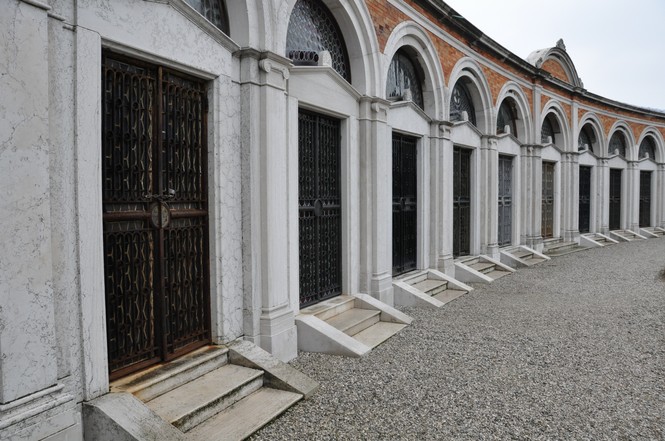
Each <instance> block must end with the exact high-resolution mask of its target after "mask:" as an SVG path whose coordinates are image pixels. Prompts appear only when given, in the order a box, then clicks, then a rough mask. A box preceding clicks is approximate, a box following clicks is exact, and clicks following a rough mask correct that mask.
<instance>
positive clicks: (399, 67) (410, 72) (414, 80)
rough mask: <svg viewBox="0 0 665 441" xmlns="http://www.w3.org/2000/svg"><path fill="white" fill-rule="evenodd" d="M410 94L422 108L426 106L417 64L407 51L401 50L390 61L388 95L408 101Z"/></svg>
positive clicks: (389, 97) (387, 84)
mask: <svg viewBox="0 0 665 441" xmlns="http://www.w3.org/2000/svg"><path fill="white" fill-rule="evenodd" d="M407 91H408V92H407ZM409 95H410V99H411V101H413V102H414V103H415V104H416V105H417V106H418V107H420V108H421V109H423V108H424V103H423V91H422V86H421V80H420V77H419V75H418V72H417V70H416V66H415V64H414V63H413V62H412V61H411V59H410V58H409V56H408V55H407V54H406V53H404V52H403V51H399V52H397V53H396V54H395V56H394V57H393V59H392V61H391V62H390V68H389V69H388V81H387V82H386V96H387V97H388V99H393V100H397V101H399V100H403V101H406V100H407V98H409Z"/></svg>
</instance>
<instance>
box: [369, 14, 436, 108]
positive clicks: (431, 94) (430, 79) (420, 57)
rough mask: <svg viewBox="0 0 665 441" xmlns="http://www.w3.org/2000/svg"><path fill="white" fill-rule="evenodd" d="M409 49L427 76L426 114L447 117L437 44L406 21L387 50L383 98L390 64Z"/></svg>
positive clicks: (395, 33)
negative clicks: (400, 51) (435, 45)
mask: <svg viewBox="0 0 665 441" xmlns="http://www.w3.org/2000/svg"><path fill="white" fill-rule="evenodd" d="M404 49H407V50H408V52H409V53H410V55H411V57H412V61H413V62H414V63H417V64H418V65H419V67H420V69H421V70H422V73H423V76H424V78H423V82H422V86H423V98H424V101H425V108H424V109H423V110H425V113H427V114H428V115H429V116H430V117H432V118H433V119H443V115H444V114H445V110H444V104H445V103H444V101H443V91H444V88H445V82H444V76H443V70H442V69H441V62H440V61H439V56H438V54H437V53H436V51H435V50H434V43H433V42H432V40H431V39H430V38H429V36H428V35H427V33H426V32H425V31H424V30H423V29H422V28H421V27H420V26H418V25H417V24H416V23H414V22H412V21H405V22H402V23H400V24H399V25H397V26H396V27H395V29H393V32H392V33H391V34H390V36H389V37H388V41H387V42H386V46H385V48H384V58H383V68H382V71H381V72H382V74H381V83H380V90H381V91H382V93H381V94H380V95H379V96H382V97H384V98H385V90H386V81H387V77H388V69H389V67H390V63H391V61H392V59H393V57H394V56H395V54H397V52H398V51H399V50H404Z"/></svg>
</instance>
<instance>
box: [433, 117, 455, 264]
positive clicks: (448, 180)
mask: <svg viewBox="0 0 665 441" xmlns="http://www.w3.org/2000/svg"><path fill="white" fill-rule="evenodd" d="M431 127H432V130H431V132H430V140H431V141H430V143H431V146H432V147H431V149H432V150H431V155H430V164H431V171H430V173H431V174H430V179H431V181H432V185H431V190H430V191H431V192H432V193H431V195H430V200H431V207H432V211H431V212H432V217H431V224H432V230H431V231H432V262H433V263H434V268H435V269H438V270H439V271H441V272H443V273H445V274H448V275H450V276H453V277H454V275H455V264H454V261H453V245H452V244H453V243H452V234H453V170H454V168H453V143H452V140H451V138H450V123H448V122H444V121H439V122H433V123H432V126H431Z"/></svg>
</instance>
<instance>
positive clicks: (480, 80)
mask: <svg viewBox="0 0 665 441" xmlns="http://www.w3.org/2000/svg"><path fill="white" fill-rule="evenodd" d="M458 81H463V82H464V83H465V85H466V86H467V88H468V90H469V93H470V95H471V99H472V101H473V106H474V108H475V114H476V123H477V128H478V130H480V131H481V132H482V133H494V129H493V128H492V125H491V122H492V121H494V118H493V116H492V95H491V93H490V87H489V83H488V82H487V78H486V77H485V74H483V71H482V69H481V67H480V65H479V64H478V63H477V62H476V61H475V60H473V59H471V58H468V57H466V58H462V59H461V60H459V61H458V62H457V64H456V65H455V67H454V68H453V70H452V72H451V73H450V78H449V80H448V93H447V99H446V101H447V103H448V106H447V110H448V120H450V102H451V99H452V94H453V90H454V88H455V86H456V85H457V82H458Z"/></svg>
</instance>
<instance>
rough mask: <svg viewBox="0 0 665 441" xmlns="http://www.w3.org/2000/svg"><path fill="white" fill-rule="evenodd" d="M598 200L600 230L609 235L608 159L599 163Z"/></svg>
mask: <svg viewBox="0 0 665 441" xmlns="http://www.w3.org/2000/svg"><path fill="white" fill-rule="evenodd" d="M597 169H598V180H597V187H596V188H597V191H596V196H597V197H596V200H597V201H598V211H597V213H598V230H596V231H599V232H601V233H603V234H607V232H609V230H610V226H609V225H610V190H609V185H610V167H609V160H608V159H601V160H600V161H598V167H597Z"/></svg>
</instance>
